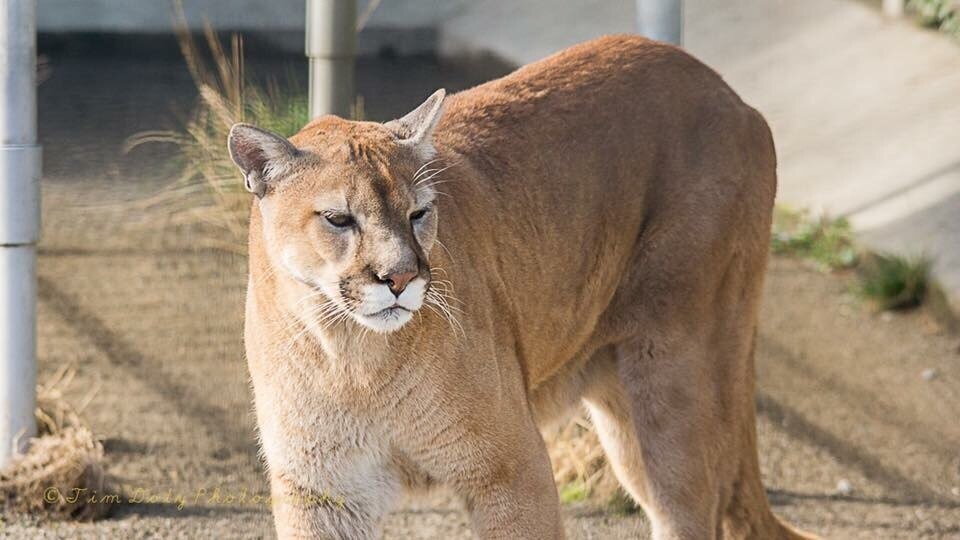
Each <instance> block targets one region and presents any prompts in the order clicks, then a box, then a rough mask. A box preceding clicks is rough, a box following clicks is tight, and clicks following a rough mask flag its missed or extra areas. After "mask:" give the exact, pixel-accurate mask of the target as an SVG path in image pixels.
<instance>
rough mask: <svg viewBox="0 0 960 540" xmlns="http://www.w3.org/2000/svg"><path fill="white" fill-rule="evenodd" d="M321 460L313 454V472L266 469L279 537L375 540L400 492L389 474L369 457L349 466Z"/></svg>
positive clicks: (388, 471) (386, 469)
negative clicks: (314, 458)
mask: <svg viewBox="0 0 960 540" xmlns="http://www.w3.org/2000/svg"><path fill="white" fill-rule="evenodd" d="M370 457H372V456H370ZM322 460H323V457H322V456H317V458H316V461H315V462H314V463H313V464H312V465H313V470H312V471H307V472H300V473H294V472H292V471H291V470H289V469H285V468H274V467H273V466H271V469H270V492H271V503H272V507H273V515H274V523H275V525H276V528H277V536H278V538H281V539H286V538H323V539H341V538H343V539H354V538H358V539H367V538H379V537H380V527H381V525H382V521H383V518H384V517H385V516H386V515H387V513H388V512H389V511H390V509H391V506H392V503H393V501H394V500H395V499H396V497H397V496H398V493H399V486H398V480H397V478H396V477H395V475H394V471H392V470H391V469H390V468H389V467H388V466H386V465H385V464H384V465H381V464H379V463H376V460H373V459H362V460H350V461H351V463H349V464H346V463H342V462H341V463H340V464H336V463H337V462H339V461H340V460H336V459H334V460H332V462H331V463H328V464H321V462H322ZM361 461H362V462H361ZM330 465H333V466H334V467H336V469H338V470H333V468H332V467H330ZM318 472H319V473H320V474H317V473H318ZM318 478H324V480H318Z"/></svg>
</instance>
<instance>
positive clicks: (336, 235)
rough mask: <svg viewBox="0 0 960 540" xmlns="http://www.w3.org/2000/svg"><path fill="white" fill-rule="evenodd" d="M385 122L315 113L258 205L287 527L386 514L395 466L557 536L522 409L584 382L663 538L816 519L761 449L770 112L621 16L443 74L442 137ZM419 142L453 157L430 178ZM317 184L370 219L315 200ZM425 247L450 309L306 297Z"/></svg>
mask: <svg viewBox="0 0 960 540" xmlns="http://www.w3.org/2000/svg"><path fill="white" fill-rule="evenodd" d="M434 121H435V120H434ZM428 127H429V128H430V129H432V125H431V126H428ZM424 129H427V128H424ZM398 133H401V130H398V129H397V127H396V125H393V127H392V128H391V125H389V124H388V125H381V124H375V123H361V122H348V121H344V120H340V119H337V118H333V117H324V118H321V119H318V120H316V121H314V122H312V123H311V124H310V125H308V126H307V127H305V128H304V129H303V130H302V131H301V132H300V133H299V134H297V135H296V136H294V137H292V138H291V139H290V142H291V143H292V144H293V145H294V146H295V147H296V148H298V149H299V152H297V156H298V157H297V158H296V159H294V160H292V161H291V162H290V163H287V164H285V165H284V167H285V168H284V167H280V169H282V170H284V175H285V178H284V179H282V180H274V181H273V183H272V184H270V186H271V187H270V189H269V190H267V191H266V192H265V194H264V192H263V190H261V192H260V194H263V198H262V199H257V202H255V203H254V205H253V210H252V214H251V223H250V284H249V291H248V297H247V312H246V333H245V339H246V347H247V355H248V360H249V367H250V373H251V376H252V379H253V386H254V391H255V400H256V409H257V417H258V422H259V426H260V432H261V440H262V444H263V451H264V455H265V457H266V460H267V463H268V465H269V470H270V478H271V483H272V489H273V493H274V497H275V498H276V501H277V504H276V506H275V520H276V526H277V529H278V532H279V534H280V536H281V537H283V538H294V537H304V538H306V537H319V538H370V537H377V536H378V535H379V525H380V522H381V520H382V518H383V517H384V516H385V515H386V514H387V513H388V512H389V511H390V509H391V508H392V507H393V505H394V503H395V502H396V500H397V497H398V495H399V494H400V493H401V491H402V490H403V489H405V488H406V487H417V486H424V485H429V484H434V483H438V484H444V485H446V486H449V487H451V488H452V489H453V490H454V491H455V492H456V493H457V494H458V495H460V496H461V497H462V498H463V500H464V501H465V503H466V506H467V508H468V510H469V512H470V515H471V518H472V521H473V525H474V528H475V530H476V532H477V534H478V535H479V536H480V537H482V538H509V539H518V538H561V537H562V536H563V531H562V526H561V520H560V510H559V504H558V498H557V491H556V487H555V485H554V484H553V479H552V476H551V470H550V464H549V462H548V458H547V452H546V449H545V447H544V442H543V440H542V438H541V436H540V433H539V432H538V428H537V425H538V424H542V423H544V422H547V421H549V420H551V419H552V418H554V417H555V416H557V415H558V414H561V413H562V412H563V410H564V409H565V408H567V407H569V406H572V405H574V404H576V403H578V402H579V401H580V400H582V401H583V403H585V404H586V406H587V407H588V409H589V411H590V413H591V415H592V417H593V420H594V422H595V424H596V427H597V429H598V431H599V434H600V439H601V441H602V443H603V445H604V448H605V450H606V452H607V454H608V456H609V457H610V460H611V461H612V463H613V466H614V470H615V471H616V473H617V476H618V478H619V479H620V480H621V482H622V484H623V486H624V487H625V489H626V490H627V491H628V492H629V493H630V494H631V495H632V496H633V497H634V498H636V500H637V502H638V503H640V504H641V505H642V506H643V509H644V510H645V511H646V513H647V515H648V516H649V517H650V519H651V521H652V524H653V531H654V537H655V538H656V539H658V540H664V539H668V538H671V539H672V538H677V539H680V538H683V539H697V540H701V539H710V538H752V539H775V538H803V537H804V536H803V535H801V534H799V533H796V532H793V531H791V530H790V529H789V528H788V527H786V526H784V525H781V524H780V523H779V522H778V521H777V519H776V518H775V517H774V516H773V514H772V513H771V511H770V509H769V506H768V503H767V498H766V494H765V492H764V489H763V486H762V485H761V482H760V477H759V474H760V473H759V468H758V465H757V449H756V434H755V427H754V402H753V390H754V375H753V351H754V336H755V333H756V325H757V309H758V305H759V296H760V291H761V285H762V280H763V274H764V270H765V264H766V258H767V246H768V241H769V231H770V217H771V209H772V205H773V199H774V193H775V190H776V178H775V176H776V172H775V168H776V164H775V157H774V148H773V144H772V141H771V138H770V133H769V131H768V129H767V126H766V124H765V123H764V121H763V119H762V118H761V117H760V115H759V114H758V113H756V112H755V111H754V110H753V109H751V108H750V107H748V106H747V105H745V104H743V102H742V101H741V100H740V99H739V98H738V97H737V96H736V94H734V92H733V91H732V90H730V89H729V88H728V87H727V85H726V84H724V83H723V81H722V80H721V79H720V77H719V76H717V75H716V74H715V73H714V72H712V71H711V70H709V69H708V68H706V67H704V66H703V65H702V64H700V63H699V62H697V61H696V60H695V59H693V58H691V57H690V56H688V55H687V54H685V53H683V52H682V51H680V50H678V49H675V48H673V47H670V46H667V45H663V44H660V43H656V42H651V41H647V40H644V39H642V38H639V37H631V36H617V37H607V38H602V39H598V40H595V41H591V42H588V43H584V44H582V45H578V46H575V47H572V48H570V49H568V50H566V51H563V52H561V53H559V54H557V55H554V56H551V57H550V58H547V59H546V60H543V61H540V62H537V63H534V64H531V65H528V66H526V67H524V68H522V69H520V70H518V71H516V72H515V73H513V74H511V75H508V76H507V77H504V78H502V79H499V80H496V81H492V82H490V83H487V84H484V85H481V86H479V87H476V88H474V89H471V90H468V91H465V92H461V93H459V94H456V95H452V96H451V97H449V98H448V99H447V100H446V102H445V104H444V112H443V116H442V119H441V120H440V121H439V124H438V125H437V126H436V128H435V130H433V131H432V143H433V148H432V149H430V148H427V147H425V146H417V147H416V148H414V147H413V146H412V143H411V144H400V143H399V142H398V137H401V136H404V137H406V136H410V137H412V135H410V134H409V133H407V134H402V133H401V135H397V134H398ZM428 135H429V133H428ZM243 142H244V141H240V142H238V143H237V148H239V150H237V151H238V152H240V151H243V150H244V148H243V147H242V145H241V143H243ZM231 144H233V143H231ZM231 148H233V146H231ZM282 150H283V149H282V148H281V149H280V150H278V152H279V151H282ZM433 151H435V152H436V157H437V159H439V161H438V162H436V163H437V164H438V165H439V166H442V167H449V168H448V169H446V170H445V171H443V172H442V173H441V174H439V176H438V177H437V178H435V179H434V180H439V181H442V182H444V183H442V185H441V184H438V185H436V186H434V187H433V188H430V189H427V190H425V191H422V192H421V191H420V187H417V186H414V185H412V181H411V179H412V178H413V177H414V175H415V173H416V171H417V170H418V169H419V168H421V166H422V165H424V159H425V157H427V156H428V155H429V154H431V153H432V152H433ZM287 165H289V166H287ZM264 170H266V172H265V173H264V174H269V173H270V171H271V170H273V169H271V168H269V167H268V168H266V169H264ZM256 180H257V178H253V182H252V183H253V184H256V182H255V181H256ZM433 189H435V190H437V191H441V192H443V193H442V194H436V195H435V196H436V201H435V203H434V208H433V210H432V211H431V212H432V213H431V214H430V217H428V218H425V219H426V220H427V221H425V222H424V224H423V225H416V226H411V225H410V222H409V221H407V220H408V214H409V213H410V212H413V211H414V210H415V209H416V208H417V205H418V204H421V202H422V201H418V197H421V196H423V197H426V198H429V197H431V196H434V195H432V192H431V190H433ZM331 193H335V194H336V193H339V194H342V196H343V197H344V198H345V199H346V202H347V204H348V206H349V207H350V211H351V212H356V213H357V214H358V215H363V216H364V217H363V222H362V223H360V225H359V227H358V229H357V231H359V232H350V233H340V232H337V231H333V230H332V229H330V225H329V224H326V223H323V222H321V221H320V220H321V219H322V218H321V217H318V216H317V214H316V212H317V211H319V210H322V209H320V208H317V207H316V206H317V205H318V204H327V203H326V200H327V199H329V198H330V197H331V195H330V194H331ZM336 197H337V195H334V196H333V198H336ZM318 199H320V200H322V201H323V202H322V203H318V202H317V201H318ZM331 231H333V232H331ZM434 239H437V240H439V242H435V240H434ZM384 257H387V259H389V260H387V259H384ZM414 258H416V259H417V260H419V261H420V263H419V264H420V265H421V266H420V267H419V270H417V271H418V272H419V275H420V277H421V278H422V279H423V281H424V282H427V281H430V282H431V284H430V286H429V288H430V289H431V290H437V291H438V292H445V293H446V294H447V296H448V297H450V296H455V297H456V299H457V300H452V299H448V303H449V304H450V306H451V307H452V308H453V309H452V314H453V315H455V317H456V321H455V322H453V321H451V320H449V318H448V317H445V316H442V313H440V311H441V310H440V309H439V306H436V305H433V306H425V307H424V308H422V309H419V310H418V311H416V313H414V314H413V317H412V318H411V319H410V320H409V322H407V323H406V324H403V325H402V327H400V328H399V329H397V330H396V331H392V332H389V333H384V334H377V333H373V332H368V331H367V330H366V329H365V328H364V327H363V326H362V325H360V324H358V323H357V322H356V321H355V320H354V319H353V318H351V317H350V316H347V315H344V316H343V317H338V316H334V317H333V319H335V320H333V321H332V322H331V320H330V318H329V317H328V318H327V319H322V317H323V315H322V314H319V315H318V310H323V309H324V307H323V306H329V305H331V304H330V298H327V297H328V296H330V295H334V296H336V293H329V292H327V293H324V291H329V289H323V286H322V284H318V283H315V281H320V278H316V277H311V276H319V275H330V276H335V279H337V280H339V281H338V283H339V286H340V293H341V294H343V295H346V296H345V298H347V299H346V300H343V305H342V306H341V308H342V309H346V310H349V309H350V306H351V305H354V304H351V303H350V301H349V297H352V296H356V295H357V294H359V293H357V292H356V291H354V290H352V289H351V287H354V286H356V287H361V288H362V287H367V286H373V285H369V282H367V281H363V278H362V276H364V275H367V274H370V272H369V270H370V269H372V270H373V271H374V273H377V272H379V271H380V270H378V268H380V266H377V265H381V266H383V265H386V266H383V268H386V270H384V271H385V272H386V271H394V270H396V268H399V266H397V265H407V266H405V268H407V267H409V268H417V266H416V263H415V262H411V261H414ZM384 261H386V262H384ZM398 261H399V262H398ZM410 264H413V265H414V266H412V267H410V266H409V265H410ZM391 265H393V266H391ZM427 265H429V266H427ZM388 267H389V268H388ZM391 269H393V270H391ZM295 274H297V275H295ZM371 275H372V274H371ZM368 279H373V280H374V282H376V279H374V278H368ZM357 280H360V281H359V282H358V281H357ZM444 280H445V281H444ZM358 283H360V284H358ZM358 290H359V289H358ZM370 290H373V289H370ZM318 291H319V292H318ZM343 306H346V307H343ZM428 307H429V308H431V309H427V308H428ZM330 309H333V310H334V312H336V313H339V311H337V309H340V308H330ZM318 321H320V322H318ZM304 496H306V497H311V496H312V497H314V501H321V502H320V503H313V504H311V503H309V502H308V503H305V504H304V503H303V501H304V500H308V501H309V498H307V499H303V498H301V497H304ZM324 496H326V497H328V499H324V498H323V497H324ZM341 503H342V504H341Z"/></svg>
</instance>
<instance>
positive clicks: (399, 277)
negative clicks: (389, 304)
mask: <svg viewBox="0 0 960 540" xmlns="http://www.w3.org/2000/svg"><path fill="white" fill-rule="evenodd" d="M415 277H417V273H416V272H395V273H392V274H387V275H385V276H381V277H380V281H382V282H384V283H386V284H387V287H389V288H390V292H392V293H393V295H394V296H400V293H402V292H403V290H404V289H406V288H407V284H408V283H410V281H411V280H412V279H413V278H415Z"/></svg>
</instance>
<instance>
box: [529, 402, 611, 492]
mask: <svg viewBox="0 0 960 540" xmlns="http://www.w3.org/2000/svg"><path fill="white" fill-rule="evenodd" d="M544 438H545V440H546V442H547V452H549V454H550V461H551V463H552V464H553V477H554V480H555V481H556V483H557V486H559V487H560V499H561V501H562V502H565V503H572V502H581V501H586V500H590V501H593V502H606V501H608V500H610V499H611V498H612V497H614V495H615V494H616V493H617V490H618V489H619V484H618V483H617V479H616V478H615V477H614V475H613V471H612V470H611V469H610V466H609V465H608V464H607V459H606V456H604V453H603V449H602V448H601V447H600V441H599V439H597V434H596V432H595V431H594V429H593V426H592V425H591V424H590V421H589V420H588V418H587V415H586V413H585V412H583V411H582V410H581V411H579V412H578V413H577V414H575V415H574V416H573V417H572V418H571V419H570V420H569V421H568V422H566V423H563V424H560V425H559V426H557V427H554V428H551V429H549V430H548V431H546V432H545V433H544Z"/></svg>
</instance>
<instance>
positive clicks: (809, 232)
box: [771, 207, 857, 270]
mask: <svg viewBox="0 0 960 540" xmlns="http://www.w3.org/2000/svg"><path fill="white" fill-rule="evenodd" d="M771 249H772V250H773V252H774V253H776V254H778V255H795V256H799V257H804V258H807V259H810V260H812V261H814V262H815V263H816V264H817V265H818V266H819V267H820V268H821V269H823V270H837V269H842V268H851V267H853V266H855V265H856V264H857V249H856V246H855V244H854V241H853V231H852V230H851V228H850V223H849V222H847V220H845V219H842V218H841V219H829V218H827V217H821V218H819V219H810V217H809V215H808V214H807V213H806V212H797V211H794V210H789V209H785V208H780V207H778V208H777V209H776V210H775V212H774V219H773V237H772V239H771Z"/></svg>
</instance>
